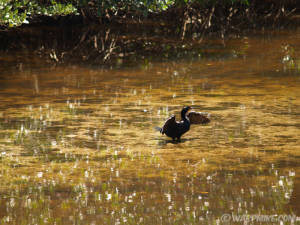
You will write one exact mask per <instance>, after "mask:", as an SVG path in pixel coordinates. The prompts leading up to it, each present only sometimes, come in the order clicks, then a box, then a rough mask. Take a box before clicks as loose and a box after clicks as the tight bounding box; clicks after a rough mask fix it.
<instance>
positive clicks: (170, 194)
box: [0, 31, 300, 224]
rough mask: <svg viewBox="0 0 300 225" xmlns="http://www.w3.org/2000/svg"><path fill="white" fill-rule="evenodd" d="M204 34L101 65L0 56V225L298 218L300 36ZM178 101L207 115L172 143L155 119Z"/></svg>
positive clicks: (174, 108) (160, 119)
mask: <svg viewBox="0 0 300 225" xmlns="http://www.w3.org/2000/svg"><path fill="white" fill-rule="evenodd" d="M210 44H212V45H211V46H212V48H211V49H210V50H211V52H210V51H208V52H207V54H205V55H204V56H203V55H202V56H201V57H199V58H198V59H186V60H184V59H183V60H181V61H176V62H174V61H171V62H163V63H158V62H153V63H151V62H150V63H147V65H146V66H145V65H137V66H136V67H132V68H126V69H120V68H119V69H110V70H108V69H107V70H106V69H97V68H96V67H93V68H90V67H79V66H72V67H71V66H68V67H63V66H57V67H52V68H51V67H49V66H46V65H47V64H44V62H42V61H40V59H36V58H32V59H30V55H28V60H27V61H26V62H25V63H22V61H21V62H20V61H19V60H17V57H9V56H8V55H7V56H5V55H2V56H1V57H0V60H1V61H2V63H1V67H0V155H1V157H0V180H1V183H0V193H1V195H0V224H224V223H225V224H226V223H227V224H230V223H236V224H241V223H243V222H235V221H233V220H234V218H233V217H232V215H248V216H249V215H250V216H251V215H258V214H261V215H268V216H274V217H275V219H277V220H276V223H278V224H279V223H280V221H279V220H281V221H282V222H283V224H296V223H297V222H296V220H297V218H295V217H293V219H290V217H286V218H285V217H282V215H287V216H293V215H297V216H298V220H299V216H300V211H299V205H300V176H299V173H300V161H299V160H300V140H299V134H300V121H299V115H300V91H299V90H300V57H299V53H300V33H299V32H295V31H293V32H288V31H286V32H282V33H277V34H273V35H257V36H253V37H247V38H246V37H245V38H241V39H234V40H228V41H226V43H225V46H223V45H220V44H218V42H215V43H214V42H213V41H212V42H210ZM206 48H207V47H206ZM184 105H192V106H194V107H195V108H196V109H197V110H198V111H206V112H209V113H211V120H212V122H211V123H210V124H208V125H205V126H196V125H195V126H193V127H192V128H191V131H190V132H189V133H187V134H186V135H184V136H183V141H182V142H181V143H177V144H176V143H172V142H171V141H170V140H169V138H167V137H165V136H161V135H160V134H159V133H156V132H155V131H154V129H153V128H154V127H155V126H159V125H162V123H163V122H164V121H165V119H166V118H167V117H168V116H169V115H170V114H173V113H175V114H176V115H177V118H179V111H180V109H181V107H182V106H184ZM225 213H229V214H230V215H231V216H230V218H229V219H226V218H225V217H224V216H223V215H224V214H225ZM222 216H223V217H222ZM280 216H281V217H280ZM224 218H225V219H224ZM298 222H299V221H298ZM251 223H252V224H257V223H258V222H257V221H255V220H254V221H250V224H251ZM266 224H274V221H273V222H272V221H268V222H266Z"/></svg>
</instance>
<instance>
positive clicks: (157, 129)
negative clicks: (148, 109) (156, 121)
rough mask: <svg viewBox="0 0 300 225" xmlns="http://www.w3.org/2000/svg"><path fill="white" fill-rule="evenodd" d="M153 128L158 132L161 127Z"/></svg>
mask: <svg viewBox="0 0 300 225" xmlns="http://www.w3.org/2000/svg"><path fill="white" fill-rule="evenodd" d="M154 129H155V130H156V131H159V132H160V133H161V131H162V128H160V127H154Z"/></svg>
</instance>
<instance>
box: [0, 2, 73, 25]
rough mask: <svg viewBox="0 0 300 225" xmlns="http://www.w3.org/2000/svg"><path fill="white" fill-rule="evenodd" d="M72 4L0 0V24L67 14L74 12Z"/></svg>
mask: <svg viewBox="0 0 300 225" xmlns="http://www.w3.org/2000/svg"><path fill="white" fill-rule="evenodd" d="M76 12H77V9H76V8H75V7H74V6H73V5H72V4H70V3H69V4H62V3H57V2H55V1H53V0H51V1H50V2H49V3H48V4H41V3H40V1H37V0H33V1H32V0H16V1H15V0H1V1H0V25H5V26H9V27H14V26H19V25H22V24H26V23H29V21H28V20H29V19H31V18H33V17H35V16H38V15H46V16H55V15H68V14H71V13H76Z"/></svg>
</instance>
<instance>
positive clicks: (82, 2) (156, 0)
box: [0, 0, 249, 27]
mask: <svg viewBox="0 0 300 225" xmlns="http://www.w3.org/2000/svg"><path fill="white" fill-rule="evenodd" d="M216 3H218V4H224V5H227V4H236V3H241V4H246V5H248V4H249V1H248V0H222V1H217V0H73V1H66V0H60V1H55V0H46V1H39V0H1V1H0V25H4V26H9V27H14V26H19V25H22V24H26V23H29V20H30V19H32V18H34V17H36V16H39V15H46V16H57V15H69V14H76V13H77V12H80V11H81V9H84V10H87V11H96V12H97V16H98V17H103V16H106V15H107V13H109V14H110V15H117V14H118V13H119V12H122V14H131V15H132V14H133V15H143V16H147V15H148V14H149V13H155V12H161V11H164V10H167V9H168V8H169V7H170V6H176V7H183V6H185V5H189V4H201V5H203V6H205V5H211V4H216Z"/></svg>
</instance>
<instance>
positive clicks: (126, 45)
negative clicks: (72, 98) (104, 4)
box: [0, 0, 300, 66]
mask: <svg viewBox="0 0 300 225" xmlns="http://www.w3.org/2000/svg"><path fill="white" fill-rule="evenodd" d="M96 10H97V8H96V7H92V6H91V7H89V8H84V9H80V10H79V11H80V14H79V15H73V14H71V15H68V16H55V17H54V16H52V17H49V16H39V17H35V18H34V19H32V21H30V23H29V24H28V25H22V26H19V27H15V28H10V29H8V28H5V29H2V30H1V31H0V51H2V52H4V53H5V52H6V53H7V52H14V54H15V52H19V53H20V52H24V51H25V52H29V53H30V54H32V55H35V56H38V57H41V58H44V59H46V61H48V62H49V63H76V64H77V63H88V64H96V65H106V66H107V65H108V66H110V65H114V66H118V65H124V64H136V63H138V64H142V65H144V66H147V64H148V63H149V61H151V60H152V59H153V57H154V58H156V59H158V60H170V59H174V58H177V59H178V58H181V57H184V58H186V57H191V58H194V57H203V55H205V45H207V41H209V39H211V38H214V39H220V43H221V44H223V45H224V44H225V40H226V39H227V38H232V37H237V38H239V37H246V36H248V35H249V34H251V33H265V32H274V31H275V32H280V30H286V29H298V27H299V24H300V10H299V8H297V7H296V1H292V0H291V1H280V2H277V1H272V0H266V1H264V3H263V4H262V3H261V2H257V3H256V2H255V1H251V2H250V3H249V4H237V3H235V4H233V3H232V4H224V3H211V4H207V5H206V6H205V7H204V6H203V4H202V5H200V4H186V5H183V6H181V7H179V6H178V5H177V6H176V7H175V6H173V7H170V8H169V9H168V10H165V11H163V12H160V13H157V12H155V13H149V14H148V15H147V16H142V15H140V14H139V13H138V12H130V11H127V12H126V13H125V12H118V13H117V14H115V15H111V12H108V11H107V12H106V14H103V15H102V16H101V17H100V16H99V15H98V16H97V11H96ZM203 49H204V50H203ZM17 54H18V53H17ZM19 55H22V53H20V54H19ZM25 55H26V54H25ZM25 57H28V56H27V55H26V56H25Z"/></svg>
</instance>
